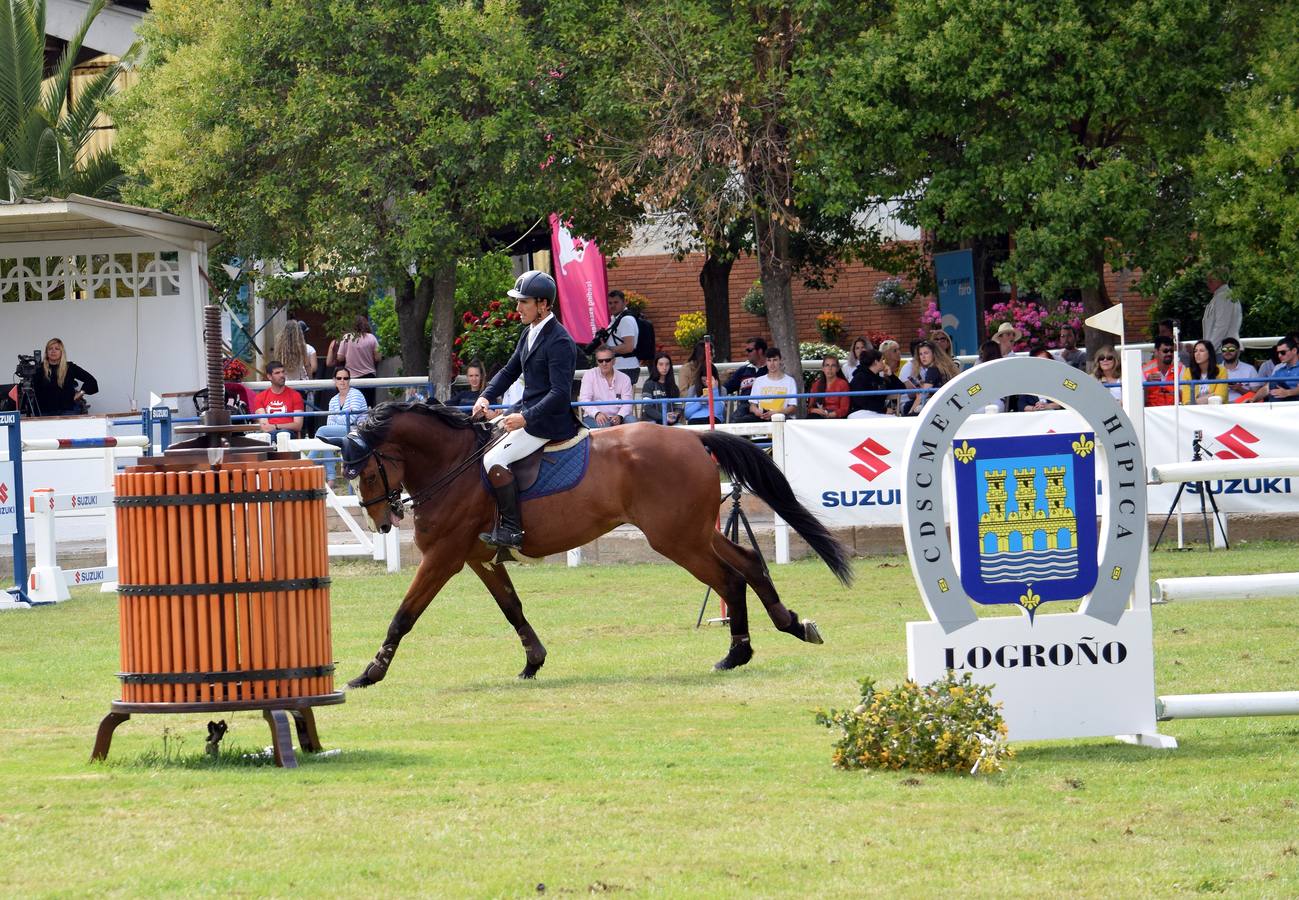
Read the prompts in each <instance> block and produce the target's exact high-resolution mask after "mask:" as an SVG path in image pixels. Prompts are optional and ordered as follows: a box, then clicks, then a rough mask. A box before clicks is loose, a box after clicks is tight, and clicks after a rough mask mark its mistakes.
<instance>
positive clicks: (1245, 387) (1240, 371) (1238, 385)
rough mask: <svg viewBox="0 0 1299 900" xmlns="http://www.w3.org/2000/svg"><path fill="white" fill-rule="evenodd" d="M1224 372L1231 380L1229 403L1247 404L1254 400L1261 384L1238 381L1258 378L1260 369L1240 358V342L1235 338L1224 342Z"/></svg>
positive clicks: (1228, 392)
mask: <svg viewBox="0 0 1299 900" xmlns="http://www.w3.org/2000/svg"><path fill="white" fill-rule="evenodd" d="M1222 370H1223V372H1225V373H1226V377H1227V378H1229V379H1231V383H1230V384H1228V385H1227V401H1228V402H1229V403H1247V402H1249V401H1250V400H1253V399H1254V392H1255V391H1256V390H1258V387H1259V383H1258V382H1257V381H1239V380H1237V379H1248V378H1257V377H1258V369H1256V368H1254V367H1253V366H1252V365H1250V364H1249V363H1247V362H1244V361H1243V360H1242V359H1241V358H1240V341H1239V340H1237V339H1236V338H1234V337H1229V338H1227V339H1226V340H1225V341H1223V342H1222Z"/></svg>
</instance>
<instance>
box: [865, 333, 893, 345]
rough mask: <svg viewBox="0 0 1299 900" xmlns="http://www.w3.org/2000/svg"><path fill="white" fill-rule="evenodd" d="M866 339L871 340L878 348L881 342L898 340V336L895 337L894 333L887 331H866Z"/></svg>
mask: <svg viewBox="0 0 1299 900" xmlns="http://www.w3.org/2000/svg"><path fill="white" fill-rule="evenodd" d="M866 339H867V340H869V341H870V342H871V346H872V347H874V348H875V349H877V350H878V349H879V346H880V344H882V343H884V342H885V341H892V340H896V338H894V337H893V335H891V334H889V333H888V332H887V331H868V332H866Z"/></svg>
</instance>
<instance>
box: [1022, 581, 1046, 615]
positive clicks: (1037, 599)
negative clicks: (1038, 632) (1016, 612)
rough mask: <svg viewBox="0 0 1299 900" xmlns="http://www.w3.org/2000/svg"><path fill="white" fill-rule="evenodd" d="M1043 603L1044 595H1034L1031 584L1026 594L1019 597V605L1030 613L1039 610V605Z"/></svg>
mask: <svg viewBox="0 0 1299 900" xmlns="http://www.w3.org/2000/svg"><path fill="white" fill-rule="evenodd" d="M1041 602H1042V595H1041V594H1035V593H1033V585H1031V584H1030V585H1029V586H1028V588H1027V589H1026V590H1025V591H1024V593H1022V594H1020V595H1019V605H1020V606H1022V607H1024V608H1025V609H1026V610H1028V611H1029V612H1032V611H1033V610H1035V609H1037V607H1038V605H1039V604H1040V603H1041Z"/></svg>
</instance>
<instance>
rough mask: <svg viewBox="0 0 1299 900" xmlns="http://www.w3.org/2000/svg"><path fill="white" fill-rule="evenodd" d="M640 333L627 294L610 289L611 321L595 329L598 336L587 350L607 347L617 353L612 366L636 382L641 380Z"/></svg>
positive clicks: (589, 351) (638, 324) (591, 350)
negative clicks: (604, 326)
mask: <svg viewBox="0 0 1299 900" xmlns="http://www.w3.org/2000/svg"><path fill="white" fill-rule="evenodd" d="M639 337H640V323H638V322H637V321H636V317H635V316H634V315H632V314H631V311H630V310H628V309H627V297H626V295H625V294H623V292H622V291H616V290H615V291H610V292H609V325H608V327H606V328H601V329H600V330H599V331H597V332H596V333H595V340H594V341H592V342H591V343H590V344H587V346H586V351H587V352H588V353H594V352H596V351H597V350H599V349H603V348H608V349H609V350H612V351H613V353H614V361H613V367H614V369H615V370H616V371H618V372H621V373H622V374H624V375H626V376H627V379H628V380H629V381H630V382H631V383H632V385H633V386H635V384H636V382H637V381H638V380H640V360H639V359H637V358H636V341H637V339H638V338H639Z"/></svg>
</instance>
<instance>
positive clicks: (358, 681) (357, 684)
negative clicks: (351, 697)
mask: <svg viewBox="0 0 1299 900" xmlns="http://www.w3.org/2000/svg"><path fill="white" fill-rule="evenodd" d="M372 684H374V682H373V681H371V680H370V679H368V678H366V677H365V676H364V675H358V676H357V677H355V678H353V679H352V680H351V681H349V682H348V683H347V687H345V688H344V690H347V691H352V690H356V689H357V688H368V687H369V686H370V685H372Z"/></svg>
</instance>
